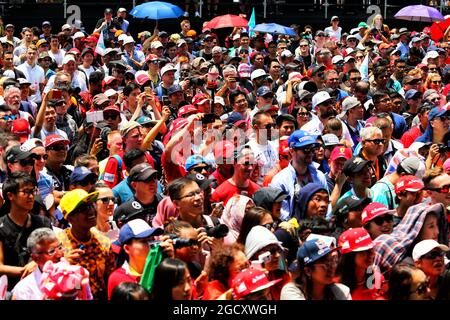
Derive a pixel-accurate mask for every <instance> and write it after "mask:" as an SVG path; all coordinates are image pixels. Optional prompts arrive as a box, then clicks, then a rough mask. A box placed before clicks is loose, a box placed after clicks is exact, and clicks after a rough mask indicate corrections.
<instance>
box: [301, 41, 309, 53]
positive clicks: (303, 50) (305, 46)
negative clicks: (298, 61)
mask: <svg viewBox="0 0 450 320" xmlns="http://www.w3.org/2000/svg"><path fill="white" fill-rule="evenodd" d="M308 52H309V45H308V42H300V53H301V54H303V55H305V54H307V53H308Z"/></svg>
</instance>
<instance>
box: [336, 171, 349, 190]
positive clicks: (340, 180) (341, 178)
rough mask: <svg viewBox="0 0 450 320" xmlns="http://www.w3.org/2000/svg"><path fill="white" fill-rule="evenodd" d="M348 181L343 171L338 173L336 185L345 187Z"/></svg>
mask: <svg viewBox="0 0 450 320" xmlns="http://www.w3.org/2000/svg"><path fill="white" fill-rule="evenodd" d="M346 180H347V176H346V175H345V174H344V173H343V172H342V171H339V172H337V174H336V184H338V185H339V186H343V185H344V183H345V181H346Z"/></svg>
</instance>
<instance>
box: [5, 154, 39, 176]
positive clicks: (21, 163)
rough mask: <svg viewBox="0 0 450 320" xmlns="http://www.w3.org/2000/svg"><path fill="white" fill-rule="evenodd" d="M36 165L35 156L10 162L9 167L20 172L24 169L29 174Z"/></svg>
mask: <svg viewBox="0 0 450 320" xmlns="http://www.w3.org/2000/svg"><path fill="white" fill-rule="evenodd" d="M33 167H34V158H26V159H22V160H17V161H16V162H13V163H8V168H9V169H10V170H11V172H19V171H24V172H26V173H28V174H31V171H32V170H33Z"/></svg>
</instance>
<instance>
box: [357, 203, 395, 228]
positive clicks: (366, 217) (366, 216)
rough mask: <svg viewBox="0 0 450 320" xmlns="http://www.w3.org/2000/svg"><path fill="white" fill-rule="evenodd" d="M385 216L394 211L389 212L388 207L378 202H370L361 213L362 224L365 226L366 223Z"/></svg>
mask: <svg viewBox="0 0 450 320" xmlns="http://www.w3.org/2000/svg"><path fill="white" fill-rule="evenodd" d="M385 214H392V215H393V214H394V210H389V208H388V207H386V206H385V205H384V204H381V203H379V202H372V203H370V204H369V205H367V206H366V207H365V208H364V210H363V212H362V213H361V220H362V224H363V225H365V224H366V223H368V222H370V221H372V220H373V219H375V218H376V217H379V216H382V215H385Z"/></svg>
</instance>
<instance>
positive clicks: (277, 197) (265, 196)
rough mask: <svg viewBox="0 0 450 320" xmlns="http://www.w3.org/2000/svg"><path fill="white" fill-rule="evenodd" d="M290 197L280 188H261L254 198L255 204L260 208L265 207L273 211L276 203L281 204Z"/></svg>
mask: <svg viewBox="0 0 450 320" xmlns="http://www.w3.org/2000/svg"><path fill="white" fill-rule="evenodd" d="M287 197H288V195H287V194H286V193H285V192H284V191H283V190H281V189H279V188H273V187H263V188H259V189H258V190H257V191H256V192H255V193H254V194H253V196H252V199H253V202H254V203H255V205H256V206H258V207H263V208H265V209H268V210H270V211H271V208H272V205H273V204H274V203H280V202H282V201H283V200H284V199H286V198H287Z"/></svg>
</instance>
